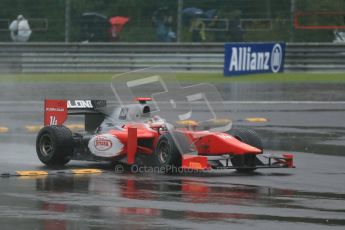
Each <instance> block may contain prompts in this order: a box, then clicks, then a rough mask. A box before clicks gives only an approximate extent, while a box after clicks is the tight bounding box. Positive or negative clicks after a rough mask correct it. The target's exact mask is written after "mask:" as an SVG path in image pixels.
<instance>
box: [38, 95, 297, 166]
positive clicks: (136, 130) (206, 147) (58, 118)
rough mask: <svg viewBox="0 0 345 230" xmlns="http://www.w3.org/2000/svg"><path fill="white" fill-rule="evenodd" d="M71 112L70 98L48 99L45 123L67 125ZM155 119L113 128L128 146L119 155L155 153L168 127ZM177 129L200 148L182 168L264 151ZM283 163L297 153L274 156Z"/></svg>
mask: <svg viewBox="0 0 345 230" xmlns="http://www.w3.org/2000/svg"><path fill="white" fill-rule="evenodd" d="M137 100H138V101H139V102H140V103H142V101H146V100H150V99H149V98H137ZM67 116H68V108H67V101H66V100H45V114H44V125H45V126H47V125H63V124H64V122H65V121H66V119H67ZM160 127H161V126H159V125H158V126H157V124H155V123H152V124H150V123H133V122H129V123H127V124H126V125H124V126H123V127H122V128H123V129H121V130H116V129H110V130H109V131H108V133H109V134H111V135H112V136H114V137H116V138H117V139H119V140H120V141H121V143H123V145H124V147H123V149H122V151H121V152H120V153H119V155H122V156H125V155H127V163H128V164H134V163H135V155H136V154H137V153H140V154H147V155H151V154H153V153H154V149H155V146H156V145H157V142H158V139H159V137H160V135H161V134H162V133H164V131H163V132H162V131H161V132H159V131H158V130H159V128H160ZM175 132H179V133H182V134H183V135H185V136H186V139H188V142H189V143H190V144H191V145H194V146H195V148H196V150H197V151H196V152H197V155H196V154H183V155H182V168H184V169H195V170H206V169H210V165H209V164H208V157H207V156H222V155H227V154H232V155H243V154H261V153H262V150H260V149H258V148H255V147H253V146H250V145H248V144H245V143H243V142H241V141H239V140H238V139H236V138H235V137H233V136H231V135H229V134H227V133H222V132H211V131H196V130H194V131H193V130H190V129H187V128H176V129H175ZM144 139H148V140H152V146H151V147H145V146H141V145H140V144H138V143H140V141H139V140H144ZM274 159H275V160H278V162H279V161H280V162H279V163H282V164H285V165H286V166H287V167H294V166H293V156H292V155H284V157H280V158H277V159H276V158H274Z"/></svg>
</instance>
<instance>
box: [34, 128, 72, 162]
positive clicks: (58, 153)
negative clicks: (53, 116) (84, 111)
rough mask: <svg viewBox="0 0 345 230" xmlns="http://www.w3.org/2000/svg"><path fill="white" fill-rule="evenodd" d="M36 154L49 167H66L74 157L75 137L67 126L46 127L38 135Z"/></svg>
mask: <svg viewBox="0 0 345 230" xmlns="http://www.w3.org/2000/svg"><path fill="white" fill-rule="evenodd" d="M36 152H37V156H38V158H39V159H40V161H41V162H42V163H43V164H45V165H47V166H64V165H65V164H67V163H68V162H69V161H70V160H71V157H72V155H73V136H72V132H71V130H69V129H68V128H67V127H65V126H55V125H52V126H45V127H43V128H42V129H41V130H40V132H39V133H38V135H37V139H36Z"/></svg>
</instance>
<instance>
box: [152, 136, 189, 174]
mask: <svg viewBox="0 0 345 230" xmlns="http://www.w3.org/2000/svg"><path fill="white" fill-rule="evenodd" d="M173 135H174V137H175V139H177V141H178V142H179V145H180V148H182V150H183V151H185V152H188V149H189V148H190V145H189V144H188V143H187V141H186V137H185V136H184V135H183V134H181V133H177V132H176V133H174V134H173ZM154 160H155V164H156V165H157V166H158V167H162V168H165V169H166V172H167V173H172V172H175V171H176V172H177V171H178V169H179V168H180V167H181V164H182V156H181V153H180V151H179V149H178V147H177V145H176V143H175V141H174V139H173V137H172V134H170V133H164V134H162V135H161V136H160V137H159V140H158V142H157V146H156V148H155V152H154ZM174 167H175V169H174Z"/></svg>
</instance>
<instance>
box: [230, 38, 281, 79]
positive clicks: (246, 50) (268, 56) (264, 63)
mask: <svg viewBox="0 0 345 230" xmlns="http://www.w3.org/2000/svg"><path fill="white" fill-rule="evenodd" d="M224 52H225V55H224V76H231V75H242V74H254V73H278V72H283V70H284V57H285V43H227V44H225V45H224Z"/></svg>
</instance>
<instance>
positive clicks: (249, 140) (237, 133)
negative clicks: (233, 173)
mask: <svg viewBox="0 0 345 230" xmlns="http://www.w3.org/2000/svg"><path fill="white" fill-rule="evenodd" d="M227 133H228V134H230V135H232V136H233V137H235V138H236V139H237V140H239V141H241V142H244V143H246V144H248V145H251V146H253V147H255V148H258V149H261V151H263V144H262V140H261V138H260V136H259V135H258V134H257V133H256V132H255V131H254V130H250V129H232V130H229V131H228V132H227ZM258 161H259V160H258V159H257V157H256V154H244V155H237V156H234V157H233V158H231V163H232V165H233V166H234V167H238V168H236V170H237V171H238V172H242V173H249V172H253V171H255V170H256V168H255V167H256V162H258ZM246 167H248V168H246Z"/></svg>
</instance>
